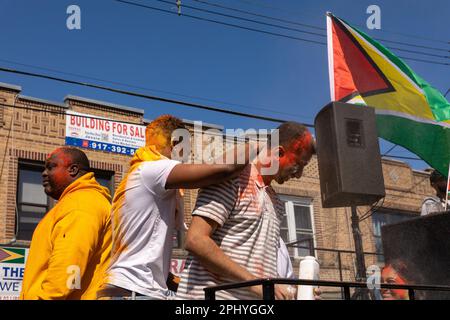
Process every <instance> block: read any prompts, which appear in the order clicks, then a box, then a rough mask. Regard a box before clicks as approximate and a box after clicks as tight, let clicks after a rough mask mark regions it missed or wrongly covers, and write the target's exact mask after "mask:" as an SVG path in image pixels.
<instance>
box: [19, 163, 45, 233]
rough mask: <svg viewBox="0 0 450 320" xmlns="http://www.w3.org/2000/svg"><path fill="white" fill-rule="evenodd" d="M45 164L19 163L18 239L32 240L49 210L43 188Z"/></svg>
mask: <svg viewBox="0 0 450 320" xmlns="http://www.w3.org/2000/svg"><path fill="white" fill-rule="evenodd" d="M43 170H44V166H43V164H40V163H32V162H23V161H19V177H18V186H17V221H16V228H17V229H16V230H17V239H18V240H31V237H32V236H33V232H34V229H35V228H36V226H37V225H38V223H39V221H41V219H42V218H43V217H44V215H45V213H46V212H47V211H48V208H49V198H48V197H47V195H46V194H45V192H44V188H43V187H42V171H43Z"/></svg>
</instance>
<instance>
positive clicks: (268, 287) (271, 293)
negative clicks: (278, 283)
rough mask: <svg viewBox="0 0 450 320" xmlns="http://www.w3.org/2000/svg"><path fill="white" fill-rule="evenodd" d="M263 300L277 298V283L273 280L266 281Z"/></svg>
mask: <svg viewBox="0 0 450 320" xmlns="http://www.w3.org/2000/svg"><path fill="white" fill-rule="evenodd" d="M262 286H263V300H275V285H274V284H273V282H271V281H264V282H263V284H262Z"/></svg>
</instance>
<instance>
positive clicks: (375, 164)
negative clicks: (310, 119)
mask: <svg viewBox="0 0 450 320" xmlns="http://www.w3.org/2000/svg"><path fill="white" fill-rule="evenodd" d="M314 126H315V130H316V139H317V161H318V164H319V178H320V189H321V194H322V206H323V207H324V208H333V207H347V206H358V205H370V204H373V203H374V202H376V201H377V200H379V199H381V198H383V197H384V196H385V189H384V179H383V171H382V168H381V156H380V147H379V144H378V135H377V128H376V122H375V111H374V109H373V108H370V107H362V106H355V105H352V104H348V103H341V102H332V103H330V104H328V105H326V106H325V107H324V108H323V109H322V110H320V112H319V113H318V114H317V116H316V119H315V121H314Z"/></svg>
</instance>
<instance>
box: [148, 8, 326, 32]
mask: <svg viewBox="0 0 450 320" xmlns="http://www.w3.org/2000/svg"><path fill="white" fill-rule="evenodd" d="M153 1H157V2H161V3H167V4H173V3H172V2H170V1H166V0H153ZM183 7H184V8H188V9H192V10H195V11H200V12H205V13H210V14H214V15H217V16H222V17H226V18H232V19H236V20H241V21H247V22H252V23H256V24H260V25H264V26H269V27H275V28H280V29H284V30H289V31H296V32H301V33H306V34H311V35H315V36H319V37H323V38H326V37H327V36H326V35H324V34H322V33H317V32H310V31H304V30H300V29H296V28H289V27H284V26H280V25H277V24H272V23H267V22H262V21H258V20H253V19H247V18H243V17H237V16H233V15H231V14H226V13H221V12H217V11H212V10H207V9H202V8H198V7H193V6H189V5H186V4H183ZM183 15H184V14H183Z"/></svg>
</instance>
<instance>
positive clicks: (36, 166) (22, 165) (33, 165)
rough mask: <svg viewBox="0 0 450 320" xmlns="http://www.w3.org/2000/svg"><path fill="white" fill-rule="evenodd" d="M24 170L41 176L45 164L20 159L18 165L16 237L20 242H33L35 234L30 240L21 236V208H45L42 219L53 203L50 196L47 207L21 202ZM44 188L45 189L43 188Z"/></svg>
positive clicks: (47, 197)
mask: <svg viewBox="0 0 450 320" xmlns="http://www.w3.org/2000/svg"><path fill="white" fill-rule="evenodd" d="M22 170H28V171H34V172H40V174H42V172H43V171H44V163H43V162H41V161H34V160H29V159H18V163H17V181H16V207H15V211H16V215H15V224H14V233H15V236H16V238H17V240H20V241H31V239H32V238H33V233H34V230H33V232H32V233H31V237H30V239H28V238H22V237H21V236H20V234H21V228H20V225H21V210H20V208H21V207H22V206H23V205H25V206H33V207H38V208H45V213H44V215H43V216H42V218H43V217H44V216H45V214H46V213H47V212H48V211H49V210H50V209H51V207H52V201H51V199H50V197H49V196H47V195H46V200H47V203H46V205H43V204H36V203H31V202H21V201H20V199H21V194H20V190H21V188H20V182H21V179H20V178H21V171H22ZM41 186H42V185H41ZM42 188H43V187H42ZM42 218H41V219H40V220H39V222H40V221H41V220H42ZM39 222H38V223H36V226H35V229H36V227H37V225H38V224H39Z"/></svg>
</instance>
